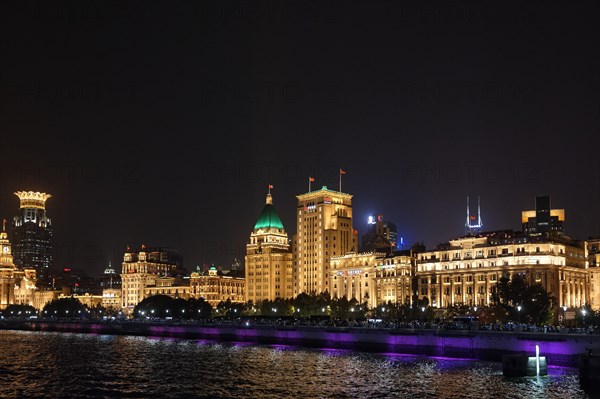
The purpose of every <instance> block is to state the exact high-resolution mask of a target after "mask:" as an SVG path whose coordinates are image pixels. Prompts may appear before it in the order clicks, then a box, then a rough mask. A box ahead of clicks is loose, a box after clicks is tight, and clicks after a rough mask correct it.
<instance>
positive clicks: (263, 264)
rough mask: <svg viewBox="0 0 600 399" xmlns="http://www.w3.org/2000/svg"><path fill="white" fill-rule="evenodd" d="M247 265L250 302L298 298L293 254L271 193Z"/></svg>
mask: <svg viewBox="0 0 600 399" xmlns="http://www.w3.org/2000/svg"><path fill="white" fill-rule="evenodd" d="M245 263H246V269H245V276H246V289H245V291H246V298H245V299H246V301H252V302H253V303H257V302H260V301H263V300H271V301H272V300H274V299H275V298H292V297H293V296H294V290H293V284H294V281H293V277H294V275H293V264H292V251H291V248H290V243H289V239H288V235H287V233H286V231H285V229H284V227H283V223H282V222H281V219H280V218H279V215H278V214H277V211H276V210H275V207H274V206H273V198H272V196H271V194H270V193H269V194H267V200H266V204H265V206H264V207H263V210H262V212H261V214H260V216H259V218H258V220H257V222H256V224H255V225H254V229H253V230H252V233H251V234H250V242H249V243H248V244H247V245H246V258H245Z"/></svg>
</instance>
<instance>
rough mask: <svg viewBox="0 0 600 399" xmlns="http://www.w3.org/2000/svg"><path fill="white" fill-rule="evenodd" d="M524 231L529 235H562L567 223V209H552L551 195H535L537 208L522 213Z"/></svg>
mask: <svg viewBox="0 0 600 399" xmlns="http://www.w3.org/2000/svg"><path fill="white" fill-rule="evenodd" d="M521 222H522V224H523V232H524V233H525V234H527V235H531V236H536V235H544V234H546V235H548V234H552V235H560V234H562V233H563V225H564V223H565V210H564V209H552V208H551V206H550V197H549V196H547V195H545V196H538V197H535V210H531V211H523V212H522V213H521Z"/></svg>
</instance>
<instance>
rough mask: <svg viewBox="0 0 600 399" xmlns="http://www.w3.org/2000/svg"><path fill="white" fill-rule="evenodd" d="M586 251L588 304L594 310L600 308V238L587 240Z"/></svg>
mask: <svg viewBox="0 0 600 399" xmlns="http://www.w3.org/2000/svg"><path fill="white" fill-rule="evenodd" d="M585 252H586V258H587V261H588V277H589V279H588V286H589V301H588V304H589V305H590V307H591V308H592V309H594V310H596V311H597V310H600V238H596V239H590V240H588V241H586V242H585Z"/></svg>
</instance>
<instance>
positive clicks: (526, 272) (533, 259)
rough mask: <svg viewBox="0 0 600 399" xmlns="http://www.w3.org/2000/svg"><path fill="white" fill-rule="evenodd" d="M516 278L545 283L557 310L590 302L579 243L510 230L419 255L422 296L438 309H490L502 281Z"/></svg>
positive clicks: (419, 292)
mask: <svg viewBox="0 0 600 399" xmlns="http://www.w3.org/2000/svg"><path fill="white" fill-rule="evenodd" d="M515 274H521V275H523V276H524V277H525V279H526V280H527V282H528V283H529V284H541V285H542V286H543V287H544V289H546V291H547V292H548V293H549V294H550V295H552V296H553V297H554V298H555V301H556V302H555V303H554V306H568V307H579V306H583V305H584V304H585V303H586V301H587V290H586V280H587V270H586V259H585V256H584V249H583V247H582V246H581V245H580V244H579V243H576V242H573V241H570V240H567V239H564V240H561V239H559V238H548V237H543V236H539V237H532V236H528V235H523V234H519V233H515V232H512V231H500V232H490V233H481V234H479V235H477V236H466V237H462V238H458V239H455V240H451V241H450V242H449V243H447V244H442V245H439V246H438V247H437V248H436V249H435V250H433V251H426V252H424V253H421V254H420V255H419V256H418V261H417V278H418V296H419V299H428V300H429V302H430V304H432V305H434V304H435V306H438V307H447V306H450V305H468V306H483V305H490V304H491V303H492V302H491V291H492V289H494V287H495V285H496V284H497V282H498V280H499V279H500V278H501V277H503V276H506V277H511V276H514V275H515Z"/></svg>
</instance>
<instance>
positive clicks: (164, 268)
mask: <svg viewBox="0 0 600 399" xmlns="http://www.w3.org/2000/svg"><path fill="white" fill-rule="evenodd" d="M180 269H181V257H180V256H179V255H178V254H177V253H175V252H174V251H171V250H168V249H163V248H154V249H146V248H145V247H142V250H141V251H140V252H133V251H130V250H129V248H128V250H127V252H125V254H124V255H123V264H122V270H121V290H122V295H121V300H122V304H121V306H122V308H123V311H124V312H125V313H126V314H131V313H132V312H133V308H134V307H135V306H136V305H137V304H138V303H140V302H141V301H143V300H144V299H145V298H147V297H148V296H150V295H151V294H150V291H148V290H147V288H149V287H156V286H157V281H158V280H159V279H160V278H161V277H174V276H175V275H177V274H178V271H179V270H180Z"/></svg>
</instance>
